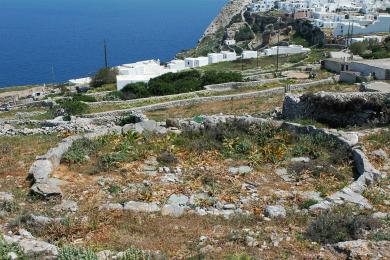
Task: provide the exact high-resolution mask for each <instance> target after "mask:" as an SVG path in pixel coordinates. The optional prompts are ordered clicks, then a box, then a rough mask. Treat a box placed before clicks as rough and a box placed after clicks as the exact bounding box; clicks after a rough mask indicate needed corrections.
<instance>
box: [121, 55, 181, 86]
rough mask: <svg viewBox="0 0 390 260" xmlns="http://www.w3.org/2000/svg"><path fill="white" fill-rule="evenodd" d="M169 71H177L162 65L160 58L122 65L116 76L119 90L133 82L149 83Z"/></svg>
mask: <svg viewBox="0 0 390 260" xmlns="http://www.w3.org/2000/svg"><path fill="white" fill-rule="evenodd" d="M168 72H175V71H173V70H170V69H168V68H166V67H164V66H161V65H160V61H159V60H146V61H139V62H136V63H131V64H124V65H121V66H119V67H118V76H117V77H116V81H117V90H121V89H122V88H124V87H125V86H126V85H128V84H131V83H137V82H144V83H147V82H149V80H150V79H152V78H155V77H158V76H161V75H163V74H165V73H168Z"/></svg>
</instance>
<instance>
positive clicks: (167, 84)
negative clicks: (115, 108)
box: [111, 70, 242, 99]
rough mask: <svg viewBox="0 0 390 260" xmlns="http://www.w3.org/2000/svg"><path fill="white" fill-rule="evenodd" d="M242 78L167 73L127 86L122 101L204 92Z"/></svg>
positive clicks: (212, 73)
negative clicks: (213, 85) (217, 85)
mask: <svg viewBox="0 0 390 260" xmlns="http://www.w3.org/2000/svg"><path fill="white" fill-rule="evenodd" d="M240 81H242V76H241V74H239V73H235V72H217V71H207V72H205V73H203V74H202V73H200V72H199V71H197V70H188V71H183V72H178V73H167V74H164V75H162V76H160V77H157V78H154V79H151V80H150V81H149V83H133V84H128V85H127V86H125V87H124V88H123V89H122V90H121V92H120V94H111V95H115V96H116V97H118V98H121V99H136V98H145V97H151V96H164V95H172V94H179V93H187V92H193V91H198V90H203V86H206V85H211V84H220V83H226V82H240Z"/></svg>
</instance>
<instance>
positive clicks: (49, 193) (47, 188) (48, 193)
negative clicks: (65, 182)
mask: <svg viewBox="0 0 390 260" xmlns="http://www.w3.org/2000/svg"><path fill="white" fill-rule="evenodd" d="M30 192H31V194H35V195H40V196H42V197H44V198H51V197H62V191H61V189H60V188H59V187H58V186H57V185H55V184H53V183H35V184H34V185H33V186H32V187H31V188H30Z"/></svg>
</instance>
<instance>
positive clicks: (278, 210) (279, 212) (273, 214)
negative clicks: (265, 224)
mask: <svg viewBox="0 0 390 260" xmlns="http://www.w3.org/2000/svg"><path fill="white" fill-rule="evenodd" d="M264 213H265V216H266V217H270V218H285V217H286V209H285V208H284V207H283V206H281V205H274V206H266V207H265V211H264Z"/></svg>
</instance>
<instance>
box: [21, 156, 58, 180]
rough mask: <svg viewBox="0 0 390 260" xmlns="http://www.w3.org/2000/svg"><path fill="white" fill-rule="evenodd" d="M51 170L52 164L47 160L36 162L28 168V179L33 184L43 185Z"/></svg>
mask: <svg viewBox="0 0 390 260" xmlns="http://www.w3.org/2000/svg"><path fill="white" fill-rule="evenodd" d="M52 170H53V166H52V163H51V162H50V161H49V160H47V159H41V160H36V161H35V162H34V163H33V164H32V165H31V167H30V170H29V172H28V177H27V178H28V179H29V180H31V181H32V182H33V183H45V182H47V180H48V179H49V176H50V174H51V172H52Z"/></svg>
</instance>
